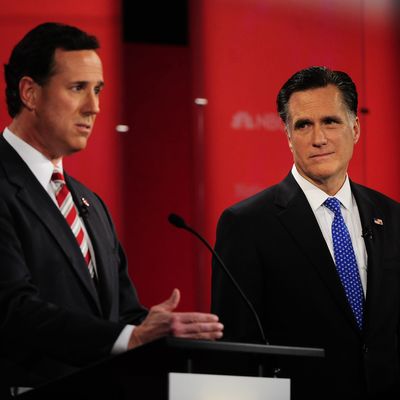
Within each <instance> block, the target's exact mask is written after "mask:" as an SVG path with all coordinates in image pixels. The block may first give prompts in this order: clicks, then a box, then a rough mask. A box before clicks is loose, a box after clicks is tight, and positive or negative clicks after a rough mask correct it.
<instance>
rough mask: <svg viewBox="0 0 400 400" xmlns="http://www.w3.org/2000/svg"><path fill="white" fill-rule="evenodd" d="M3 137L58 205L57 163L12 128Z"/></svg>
mask: <svg viewBox="0 0 400 400" xmlns="http://www.w3.org/2000/svg"><path fill="white" fill-rule="evenodd" d="M3 137H4V139H5V140H6V141H7V142H8V143H9V144H10V146H11V147H12V148H13V149H14V150H15V151H16V152H17V153H18V155H19V156H20V157H21V158H22V159H23V160H24V162H25V163H26V165H27V166H28V167H29V169H30V170H31V171H32V173H33V175H35V177H36V179H37V180H38V181H39V183H40V184H41V185H42V186H43V188H44V189H45V190H46V192H47V193H48V194H49V196H50V197H51V199H52V200H53V201H54V203H55V204H56V205H57V207H58V203H57V200H56V196H55V187H54V185H53V183H52V182H51V176H52V174H53V171H54V168H55V165H54V164H53V163H52V162H51V161H50V160H49V159H48V158H46V157H45V156H44V155H43V154H42V153H40V152H39V151H38V150H36V149H35V148H34V147H32V146H31V145H29V144H28V143H26V142H25V141H23V140H22V139H20V138H19V137H18V136H16V135H15V134H14V133H12V132H11V131H10V129H8V128H5V130H4V133H3ZM57 168H58V169H59V170H60V171H63V165H62V160H60V162H59V164H58V165H57ZM60 212H61V211H60ZM80 219H81V223H82V227H83V229H84V230H85V235H86V238H87V240H88V246H89V251H90V255H91V257H92V261H93V265H94V268H95V270H96V258H95V254H94V250H93V246H92V242H91V240H90V236H89V234H88V232H87V230H86V227H85V224H84V221H83V220H82V218H80ZM133 329H134V326H133V325H127V326H126V327H125V328H124V329H123V330H122V331H121V333H120V335H119V336H118V338H117V340H116V341H115V343H114V345H113V348H112V350H111V354H119V353H122V352H124V351H126V350H127V349H128V342H129V338H130V336H131V333H132V331H133Z"/></svg>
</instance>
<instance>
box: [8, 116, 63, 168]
mask: <svg viewBox="0 0 400 400" xmlns="http://www.w3.org/2000/svg"><path fill="white" fill-rule="evenodd" d="M8 129H9V130H10V131H11V132H12V133H13V134H14V135H15V136H18V137H19V138H20V139H21V140H23V141H24V142H25V143H27V144H29V145H30V146H32V147H33V148H34V149H36V150H37V151H38V152H40V153H42V154H43V155H44V156H45V157H46V158H47V159H49V160H50V161H51V162H52V163H53V164H54V165H55V166H57V165H58V164H59V163H60V161H61V160H62V157H61V156H53V155H51V154H50V153H49V152H48V151H46V146H44V145H42V144H41V143H40V142H39V141H38V140H37V139H35V138H36V137H39V135H36V134H34V132H35V127H34V125H33V124H31V123H30V122H29V121H27V118H26V117H24V115H23V114H20V115H18V116H16V117H15V118H14V119H13V120H12V122H11V124H10V125H9V126H8Z"/></svg>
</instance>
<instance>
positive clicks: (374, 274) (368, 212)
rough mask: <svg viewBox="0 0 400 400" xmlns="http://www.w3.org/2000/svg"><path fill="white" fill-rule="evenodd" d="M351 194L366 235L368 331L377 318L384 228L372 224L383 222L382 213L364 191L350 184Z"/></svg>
mask: <svg viewBox="0 0 400 400" xmlns="http://www.w3.org/2000/svg"><path fill="white" fill-rule="evenodd" d="M351 188H352V192H353V194H354V197H355V199H356V202H357V206H358V210H359V213H360V218H361V226H362V227H363V230H364V232H367V234H366V235H365V236H364V241H365V247H366V249H367V254H368V263H367V271H368V272H367V276H368V279H367V298H366V316H365V322H366V331H368V332H369V331H370V328H371V326H370V325H369V321H375V320H376V321H377V320H379V318H377V316H374V315H373V314H374V313H375V312H379V309H378V307H375V305H376V304H378V303H379V299H378V297H379V295H380V291H381V278H382V270H381V268H379V266H380V265H382V257H383V240H384V226H382V225H379V224H376V223H374V221H375V220H376V219H381V220H382V221H385V215H384V214H383V212H382V211H381V210H380V209H379V208H378V207H377V206H376V205H375V204H374V203H373V202H372V201H371V200H370V198H369V197H368V196H367V195H366V194H365V191H364V189H363V188H362V187H361V186H359V185H356V184H354V183H351Z"/></svg>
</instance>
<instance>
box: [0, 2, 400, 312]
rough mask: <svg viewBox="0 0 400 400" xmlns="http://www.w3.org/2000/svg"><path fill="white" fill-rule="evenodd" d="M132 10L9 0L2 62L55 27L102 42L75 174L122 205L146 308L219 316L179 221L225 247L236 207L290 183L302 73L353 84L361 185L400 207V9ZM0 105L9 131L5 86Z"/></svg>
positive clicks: (1, 33) (277, 5) (122, 228)
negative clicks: (90, 119)
mask: <svg viewBox="0 0 400 400" xmlns="http://www.w3.org/2000/svg"><path fill="white" fill-rule="evenodd" d="M129 3H132V4H134V3H137V2H132V1H128V0H127V1H126V4H122V3H119V2H118V1H114V0H96V1H95V0H87V1H86V2H82V1H78V0H66V1H64V2H54V1H49V0H36V1H35V2H32V1H30V0H19V1H16V2H6V1H5V0H0V38H1V39H0V43H1V46H0V60H1V64H4V63H5V62H6V61H7V58H8V56H9V53H10V51H11V49H12V46H13V45H14V44H15V43H16V42H17V41H18V40H19V39H20V38H21V37H22V35H23V34H24V33H26V31H28V30H29V29H31V28H32V27H34V26H35V25H37V24H39V23H41V22H44V21H60V22H65V23H70V24H74V25H77V26H79V27H81V28H82V29H84V30H87V31H88V32H90V33H93V34H95V35H97V36H98V37H99V39H100V41H101V45H102V49H101V50H100V55H101V57H102V59H103V64H104V75H105V80H106V88H105V90H104V93H103V94H102V99H101V109H102V112H101V113H100V115H99V117H98V120H97V124H96V128H95V130H94V134H93V136H92V138H91V139H90V143H89V146H88V149H87V150H85V151H84V152H82V153H80V154H76V155H74V156H72V157H69V158H68V159H66V160H65V167H66V169H67V171H68V172H69V173H70V174H72V175H74V176H75V177H77V178H78V179H80V180H81V181H83V182H84V183H85V184H87V185H88V186H90V187H91V188H92V189H93V190H94V191H96V192H97V193H98V194H100V195H101V196H102V197H103V198H104V200H105V201H106V203H107V204H108V206H109V208H110V210H111V212H112V214H113V216H114V219H115V222H116V227H117V230H118V232H119V235H120V238H121V240H122V242H123V244H124V246H125V249H126V252H127V254H128V257H129V260H130V274H131V276H132V278H133V280H134V281H135V284H136V286H137V289H138V292H139V295H140V297H141V299H142V301H143V303H144V304H146V305H148V306H150V305H152V304H154V303H155V302H158V301H161V300H163V299H164V298H165V297H167V296H168V295H169V293H170V291H171V290H172V289H173V287H179V288H180V289H181V290H182V295H183V299H182V305H181V307H180V309H197V310H208V307H209V292H210V274H211V270H210V256H209V254H208V253H207V252H206V251H205V249H203V248H202V247H201V246H200V245H199V244H198V243H197V242H196V241H195V239H194V238H192V237H190V236H189V235H188V234H187V233H186V232H183V231H178V230H176V229H175V228H173V227H171V226H170V225H169V224H168V222H167V216H168V214H169V213H170V212H177V213H179V214H181V215H182V216H184V217H185V219H186V220H187V221H188V222H189V223H190V224H192V225H193V226H194V227H195V228H196V229H199V230H200V232H201V233H202V234H204V236H205V237H206V238H207V239H208V240H209V241H210V242H211V244H213V243H214V240H215V227H216V223H217V220H218V217H219V215H220V213H221V212H222V210H223V209H224V208H225V207H227V206H229V205H230V204H232V203H234V202H236V201H239V200H241V199H243V198H245V197H247V196H249V195H251V194H253V193H255V192H257V191H259V190H262V189H263V188H264V187H266V186H268V185H271V184H273V183H276V182H278V181H279V180H280V179H282V178H283V177H284V176H285V175H286V174H287V173H288V171H289V170H290V168H291V165H292V160H291V154H290V152H289V150H288V148H287V143H286V139H285V135H284V133H283V129H282V126H281V124H280V121H279V119H278V117H277V116H276V111H275V97H276V93H277V91H278V90H279V88H280V87H281V85H282V84H283V82H284V81H285V80H286V79H287V78H288V77H289V76H290V75H291V74H293V73H294V72H295V71H297V70H298V69H300V68H303V67H307V66H310V65H327V66H329V67H331V68H334V69H342V70H345V71H347V72H348V73H349V74H350V75H351V76H352V77H353V79H354V81H355V82H356V84H357V86H358V89H359V95H360V111H361V112H360V120H361V132H362V137H361V140H360V142H359V143H358V145H357V147H356V153H355V156H354V159H353V162H352V165H351V169H350V175H351V177H352V179H353V180H355V181H357V182H360V183H363V184H366V185H369V186H371V187H373V188H375V189H377V190H380V191H383V192H384V193H386V194H388V195H390V196H392V197H394V198H395V199H397V200H400V179H399V178H400V177H399V174H400V168H399V167H400V165H399V163H400V157H399V152H398V148H399V141H400V138H399V136H400V135H399V133H398V125H397V124H398V110H397V108H398V104H400V101H399V100H400V99H399V97H400V95H399V87H400V85H399V83H400V82H399V77H398V70H399V66H400V65H399V64H400V62H399V39H400V37H399V36H400V35H399V28H398V26H399V20H398V15H399V6H398V4H397V3H398V2H397V1H395V0H380V1H376V0H347V1H344V0H330V1H326V0H286V1H285V2H282V1H279V0H191V1H188V2H186V1H176V2H174V8H170V9H169V10H168V9H165V5H161V3H166V2H160V4H159V5H157V2H153V3H151V4H150V6H151V10H150V11H151V12H149V9H148V8H147V9H146V7H144V8H143V7H140V6H137V7H134V6H132V4H131V5H130V6H129V5H128V4H129ZM170 7H172V5H170ZM139 22H141V23H139ZM136 27H137V29H136V30H135V29H132V28H136ZM177 27H179V29H177ZM149 32H150V33H154V35H153V36H152V35H151V34H149ZM172 33H173V34H172ZM197 98H204V99H207V101H208V103H207V105H196V104H195V99H197ZM0 104H1V105H0V118H1V121H2V125H7V123H8V122H9V118H8V116H7V113H6V108H5V106H4V82H3V80H2V81H1V83H0ZM118 124H126V125H128V126H129V127H130V130H129V131H128V132H126V133H118V132H117V131H116V129H115V127H116V126H117V125H118Z"/></svg>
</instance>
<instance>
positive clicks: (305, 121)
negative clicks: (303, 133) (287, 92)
mask: <svg viewBox="0 0 400 400" xmlns="http://www.w3.org/2000/svg"><path fill="white" fill-rule="evenodd" d="M304 124H312V121H311V120H310V119H309V118H300V119H298V120H297V121H296V122H295V123H294V125H293V126H294V129H298V128H300V126H302V125H304Z"/></svg>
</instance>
